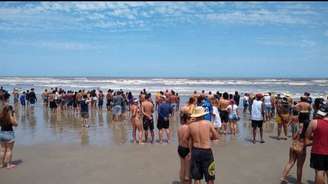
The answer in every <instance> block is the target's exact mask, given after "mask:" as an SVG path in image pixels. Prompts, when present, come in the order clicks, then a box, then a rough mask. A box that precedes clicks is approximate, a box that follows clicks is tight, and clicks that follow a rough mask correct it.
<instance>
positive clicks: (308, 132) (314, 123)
mask: <svg viewBox="0 0 328 184" xmlns="http://www.w3.org/2000/svg"><path fill="white" fill-rule="evenodd" d="M316 126H317V120H312V121H311V123H310V124H309V126H308V128H307V130H306V132H305V146H311V145H312V138H313V137H312V133H313V131H314V130H315V128H316Z"/></svg>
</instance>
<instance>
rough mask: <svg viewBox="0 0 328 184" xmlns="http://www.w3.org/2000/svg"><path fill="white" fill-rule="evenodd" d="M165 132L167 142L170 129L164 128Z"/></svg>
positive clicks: (168, 141)
mask: <svg viewBox="0 0 328 184" xmlns="http://www.w3.org/2000/svg"><path fill="white" fill-rule="evenodd" d="M165 133H166V138H167V143H170V140H171V139H170V129H169V128H166V129H165Z"/></svg>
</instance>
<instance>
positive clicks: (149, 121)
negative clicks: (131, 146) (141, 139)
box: [141, 94, 155, 143]
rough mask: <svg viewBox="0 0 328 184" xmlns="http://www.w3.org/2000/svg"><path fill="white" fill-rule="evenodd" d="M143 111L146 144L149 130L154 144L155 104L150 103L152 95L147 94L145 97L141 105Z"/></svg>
mask: <svg viewBox="0 0 328 184" xmlns="http://www.w3.org/2000/svg"><path fill="white" fill-rule="evenodd" d="M141 111H142V114H143V128H144V132H145V142H147V141H148V129H149V130H150V134H151V143H154V137H155V134H154V119H153V113H154V104H153V103H151V101H150V95H149V94H147V95H146V96H145V100H144V101H143V102H142V104H141Z"/></svg>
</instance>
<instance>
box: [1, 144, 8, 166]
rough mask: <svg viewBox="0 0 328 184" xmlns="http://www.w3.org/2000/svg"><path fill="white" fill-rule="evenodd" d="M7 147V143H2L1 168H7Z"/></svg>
mask: <svg viewBox="0 0 328 184" xmlns="http://www.w3.org/2000/svg"><path fill="white" fill-rule="evenodd" d="M6 152H7V146H6V143H1V150H0V168H1V167H5V158H6Z"/></svg>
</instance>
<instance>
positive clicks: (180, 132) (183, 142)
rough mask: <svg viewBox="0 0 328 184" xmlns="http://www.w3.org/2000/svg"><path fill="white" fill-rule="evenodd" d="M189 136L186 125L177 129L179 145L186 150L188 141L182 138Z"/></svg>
mask: <svg viewBox="0 0 328 184" xmlns="http://www.w3.org/2000/svg"><path fill="white" fill-rule="evenodd" d="M188 134H189V127H188V125H187V124H184V125H181V126H180V127H179V129H178V140H179V145H180V146H183V147H186V148H188V147H189V141H188V140H185V139H184V136H187V135H188Z"/></svg>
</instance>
